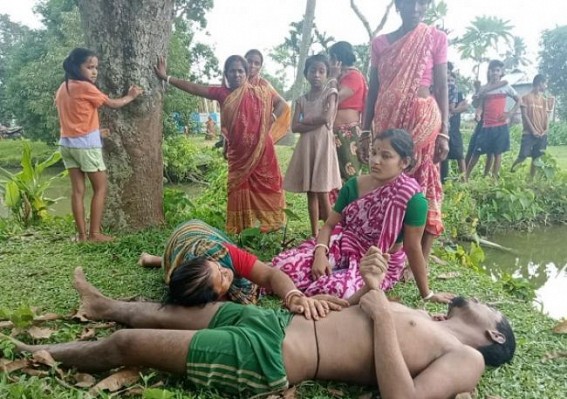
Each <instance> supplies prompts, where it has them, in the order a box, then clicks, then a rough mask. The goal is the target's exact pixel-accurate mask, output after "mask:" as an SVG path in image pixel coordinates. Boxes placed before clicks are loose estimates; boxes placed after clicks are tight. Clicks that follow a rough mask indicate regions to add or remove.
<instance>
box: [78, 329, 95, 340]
mask: <svg viewBox="0 0 567 399" xmlns="http://www.w3.org/2000/svg"><path fill="white" fill-rule="evenodd" d="M95 332H96V330H95V329H94V328H89V327H86V328H84V329H83V331H81V335H80V336H79V341H86V340H89V339H91V338H94V336H95Z"/></svg>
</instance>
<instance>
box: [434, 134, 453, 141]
mask: <svg viewBox="0 0 567 399" xmlns="http://www.w3.org/2000/svg"><path fill="white" fill-rule="evenodd" d="M437 137H443V138H444V139H446V140H447V141H449V140H450V139H451V138H450V137H449V135H448V134H445V133H439V134H438V135H437Z"/></svg>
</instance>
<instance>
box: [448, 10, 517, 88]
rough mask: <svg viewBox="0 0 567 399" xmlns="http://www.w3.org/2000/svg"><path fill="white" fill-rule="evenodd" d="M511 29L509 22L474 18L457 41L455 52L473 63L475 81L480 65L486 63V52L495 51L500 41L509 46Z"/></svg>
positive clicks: (477, 77)
mask: <svg viewBox="0 0 567 399" xmlns="http://www.w3.org/2000/svg"><path fill="white" fill-rule="evenodd" d="M512 28H513V26H512V25H510V21H507V20H503V19H501V18H498V17H489V16H482V17H476V18H475V19H474V20H473V21H472V22H471V24H470V26H468V27H467V29H466V31H465V34H464V35H463V37H461V38H459V39H457V43H458V47H457V50H458V51H459V52H460V53H461V57H462V58H463V59H469V60H473V61H474V62H475V66H474V68H473V72H474V73H475V74H476V79H477V80H478V79H479V69H480V65H481V64H482V63H483V62H486V61H488V58H487V57H486V53H487V51H488V50H489V49H490V48H492V47H493V48H495V49H497V48H498V44H499V43H500V42H501V41H502V40H504V41H505V42H506V43H508V44H510V41H511V40H512V38H513V35H512V33H511V30H512Z"/></svg>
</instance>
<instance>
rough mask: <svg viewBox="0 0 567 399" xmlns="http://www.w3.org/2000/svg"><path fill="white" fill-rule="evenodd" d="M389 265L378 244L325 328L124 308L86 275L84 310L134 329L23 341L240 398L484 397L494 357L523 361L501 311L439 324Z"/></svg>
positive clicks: (463, 310) (459, 303)
mask: <svg viewBox="0 0 567 399" xmlns="http://www.w3.org/2000/svg"><path fill="white" fill-rule="evenodd" d="M386 268H387V255H385V256H382V255H381V254H380V252H379V250H378V249H376V248H374V247H373V248H371V249H370V250H369V252H368V253H367V255H366V256H365V257H364V258H363V260H362V262H361V273H362V275H363V277H364V280H365V283H366V287H365V288H364V289H363V292H361V293H360V294H359V295H358V296H357V297H358V298H360V299H359V300H358V299H357V298H353V303H354V302H357V301H358V304H353V305H351V306H350V307H348V308H346V309H343V310H342V311H340V312H331V313H330V314H329V315H328V316H327V317H326V318H325V319H322V320H319V321H316V322H314V321H312V320H306V319H305V318H304V317H292V315H291V314H289V313H288V312H287V311H274V310H268V309H262V308H258V307H256V306H254V305H239V304H234V303H224V304H221V303H213V304H208V305H206V306H203V307H193V308H183V307H178V306H166V307H161V305H159V304H151V303H143V302H138V303H136V302H120V301H116V300H113V299H110V298H107V297H104V296H103V295H102V294H101V293H100V292H99V291H98V290H97V289H96V288H94V287H93V286H92V285H90V284H89V283H88V282H87V281H86V280H85V276H84V274H83V272H82V270H81V269H77V270H76V271H75V287H76V289H77V291H78V292H79V294H80V295H81V299H82V306H81V310H82V311H83V312H84V313H85V314H86V315H87V316H88V317H89V318H91V319H96V320H102V319H104V320H114V321H117V322H120V323H123V324H126V325H129V326H131V327H133V329H124V330H119V331H117V332H115V333H114V334H112V335H111V336H110V337H108V338H105V339H102V340H99V341H95V342H72V343H66V344H51V345H42V346H31V345H25V344H22V343H18V345H17V346H18V349H20V350H24V351H30V352H35V351H37V350H41V349H45V350H47V351H48V352H49V353H50V354H51V355H52V356H53V358H54V359H55V360H57V361H59V362H61V363H62V364H63V365H66V366H71V367H76V368H78V369H81V370H85V371H91V372H93V371H102V370H108V369H111V368H115V367H118V366H142V367H151V368H155V369H160V370H163V371H166V372H171V373H176V374H182V375H185V376H186V378H187V379H188V380H191V381H193V382H194V383H195V384H197V385H198V386H201V387H206V386H209V387H212V388H215V389H218V390H220V391H223V392H224V393H226V394H230V395H231V396H236V395H238V394H239V393H242V392H243V390H244V391H245V392H246V393H267V392H270V391H275V390H278V389H282V388H285V387H286V386H288V385H292V384H297V383H299V382H301V381H304V380H309V379H317V380H334V381H344V382H347V383H355V384H365V385H376V384H377V385H378V386H379V389H380V394H381V397H382V398H384V399H389V398H394V399H402V398H414V399H415V398H449V397H454V396H455V395H456V394H458V393H460V392H467V391H472V390H473V389H474V388H475V386H476V384H477V383H478V381H479V380H480V377H481V375H482V373H483V370H484V367H485V362H486V364H489V365H493V366H498V365H500V364H503V363H506V362H509V361H510V360H511V359H512V356H513V354H514V350H515V339H514V334H513V332H512V330H511V329H510V326H509V324H508V322H507V321H506V319H505V318H504V316H503V315H502V314H501V313H500V312H498V311H496V310H494V309H492V308H490V307H488V306H486V305H483V304H481V303H478V302H477V301H476V300H472V301H468V300H465V299H464V298H456V299H455V300H453V302H452V303H451V305H450V306H449V311H448V313H447V316H446V317H445V318H443V320H439V321H435V320H433V319H432V318H431V317H430V316H428V315H427V314H426V313H425V312H423V311H418V310H414V309H410V308H408V307H406V306H403V305H401V304H398V303H392V302H389V301H388V299H387V298H386V296H385V295H384V292H382V291H381V290H380V289H379V288H378V287H380V281H381V279H382V278H383V276H384V272H385V270H386ZM207 327H209V329H206V328H207ZM142 328H143V329H142ZM203 329H206V330H203ZM199 330H200V331H199ZM483 356H484V359H483Z"/></svg>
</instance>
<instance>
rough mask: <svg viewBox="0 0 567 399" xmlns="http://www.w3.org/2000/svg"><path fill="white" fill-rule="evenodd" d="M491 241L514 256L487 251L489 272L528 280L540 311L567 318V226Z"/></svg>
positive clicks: (508, 235)
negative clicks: (504, 273)
mask: <svg viewBox="0 0 567 399" xmlns="http://www.w3.org/2000/svg"><path fill="white" fill-rule="evenodd" d="M490 240H491V241H493V242H495V243H498V244H500V245H502V246H504V247H507V248H510V249H512V250H513V251H514V253H509V252H503V251H499V250H495V249H485V253H486V259H485V267H486V269H487V270H488V271H489V272H490V273H492V274H493V275H501V274H502V273H503V272H506V273H509V274H511V275H512V276H514V277H523V278H525V279H527V280H528V281H529V282H530V283H531V284H532V286H533V287H534V288H535V289H536V294H537V298H536V301H535V303H534V305H535V306H536V308H538V309H541V310H542V311H543V312H544V313H547V314H548V315H549V316H551V317H553V318H555V319H561V318H565V317H567V226H554V227H549V228H542V229H538V230H534V231H533V232H531V233H525V232H524V233H522V232H513V231H512V232H506V233H505V234H501V235H495V236H493V237H491V238H490Z"/></svg>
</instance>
